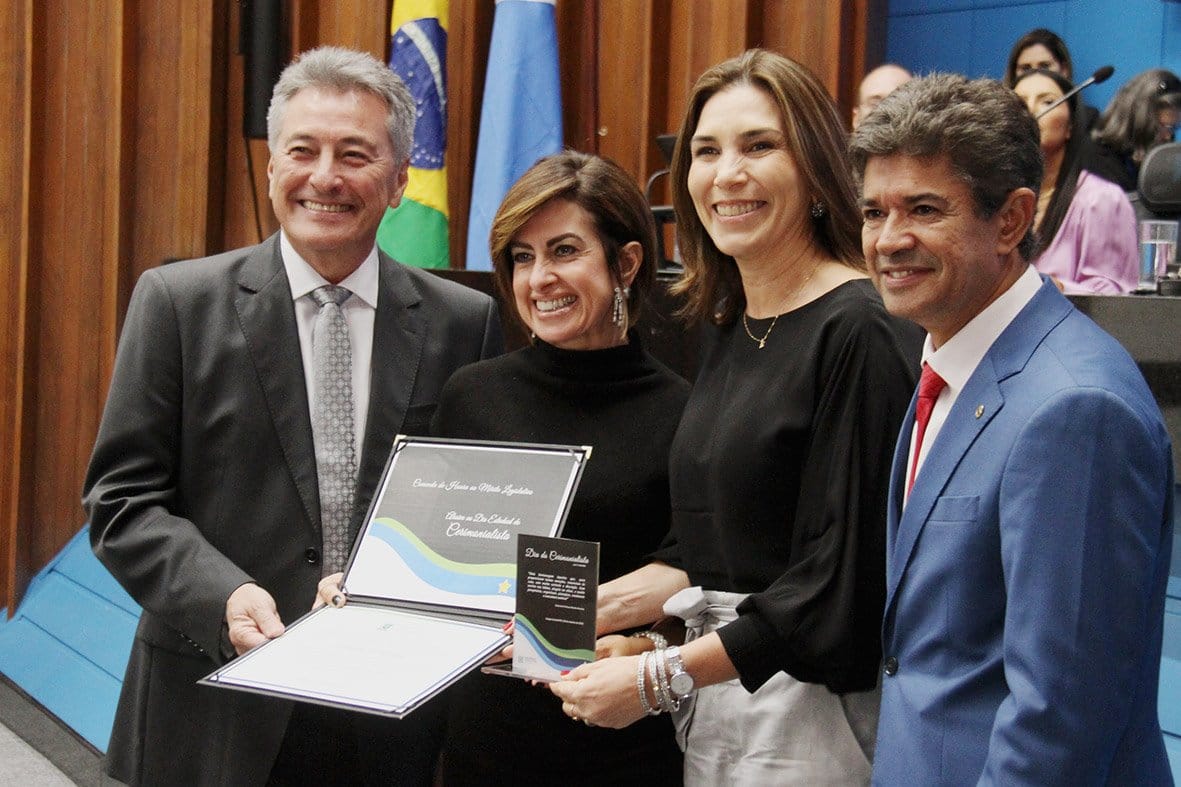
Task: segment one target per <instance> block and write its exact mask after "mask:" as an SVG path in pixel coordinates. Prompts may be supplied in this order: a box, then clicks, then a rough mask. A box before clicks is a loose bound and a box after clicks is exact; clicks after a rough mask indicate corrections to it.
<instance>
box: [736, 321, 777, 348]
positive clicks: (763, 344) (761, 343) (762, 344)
mask: <svg viewBox="0 0 1181 787" xmlns="http://www.w3.org/2000/svg"><path fill="white" fill-rule="evenodd" d="M778 320H779V315H778V314H776V315H775V316H774V317H772V318H771V324H770V325H768V326H767V332H766V333H764V334H763V338H761V339H760V338H759V337H757V336H755V335H754V334H753V333H751V332H750V324H749V323H747V321H746V312H743V313H742V327H743V328H744V329H745V330H746V335H747V336H749V337H750V338H751V340H752V341H753V342H755V343H756V344H758V345H759V349H760V350H761V349H763V348H764V347H766V346H767V337H768V336H770V335H771V331H773V330H774V329H775V323H776V322H778Z"/></svg>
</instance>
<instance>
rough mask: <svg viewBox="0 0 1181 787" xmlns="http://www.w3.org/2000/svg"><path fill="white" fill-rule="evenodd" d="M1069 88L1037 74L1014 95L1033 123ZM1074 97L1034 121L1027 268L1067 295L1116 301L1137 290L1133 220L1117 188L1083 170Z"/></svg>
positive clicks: (1022, 80)
mask: <svg viewBox="0 0 1181 787" xmlns="http://www.w3.org/2000/svg"><path fill="white" fill-rule="evenodd" d="M1071 87H1072V85H1071V84H1070V80H1068V79H1067V78H1066V77H1064V76H1062V75H1061V74H1059V73H1056V72H1054V71H1047V70H1045V69H1041V68H1035V69H1034V70H1032V71H1026V72H1025V73H1024V74H1022V75H1021V76H1019V77H1017V82H1016V84H1015V85H1014V86H1013V90H1014V91H1016V93H1017V95H1019V96H1021V98H1022V99H1023V100H1024V101H1025V105H1026V106H1027V107H1028V108H1029V112H1030V114H1032V115H1033V116H1035V117H1037V116H1038V115H1039V114H1041V113H1042V112H1045V110H1047V109H1048V108H1049V107H1051V106H1053V104H1054V102H1055V101H1058V100H1060V99H1061V98H1062V97H1063V96H1064V95H1066V94H1067V93H1069V92H1070V90H1071ZM1078 105H1079V101H1078V96H1077V95H1074V96H1071V97H1070V98H1069V99H1067V100H1066V101H1065V102H1063V103H1061V104H1059V105H1058V106H1057V107H1054V108H1053V109H1050V110H1049V111H1048V112H1045V114H1044V115H1041V117H1040V118H1038V129H1039V131H1040V132H1041V148H1042V155H1043V156H1044V157H1045V161H1046V167H1045V171H1044V174H1043V176H1042V187H1041V192H1040V194H1039V196H1038V203H1037V217H1036V218H1035V219H1034V226H1035V228H1036V230H1037V235H1038V247H1037V250H1036V251H1035V252H1034V258H1033V264H1034V266H1035V267H1036V268H1037V269H1038V270H1039V271H1040V272H1042V273H1044V274H1046V275H1047V276H1050V277H1052V278H1053V279H1054V280H1055V281H1056V282H1057V283H1058V286H1059V287H1061V288H1062V289H1063V290H1064V291H1065V292H1068V293H1078V292H1094V293H1107V294H1111V295H1115V294H1118V293H1121V292H1128V291H1130V290H1131V289H1132V288H1134V287H1135V286H1136V261H1137V256H1138V251H1137V249H1138V244H1137V240H1136V214H1135V211H1134V210H1133V208H1132V203H1131V202H1129V201H1128V198H1127V196H1126V195H1125V194H1124V192H1123V190H1122V189H1120V187H1119V186H1117V185H1115V184H1114V183H1111V182H1109V181H1106V180H1104V179H1102V178H1100V177H1098V176H1096V175H1094V174H1092V173H1090V172H1087V171H1086V170H1085V169H1083V168H1082V165H1081V155H1080V152H1081V150H1082V149H1083V147H1085V146H1086V144H1087V138H1086V137H1087V132H1086V130H1085V129H1083V128H1082V127H1081V125H1080V124H1079V122H1078V119H1077V116H1076V112H1077V111H1078Z"/></svg>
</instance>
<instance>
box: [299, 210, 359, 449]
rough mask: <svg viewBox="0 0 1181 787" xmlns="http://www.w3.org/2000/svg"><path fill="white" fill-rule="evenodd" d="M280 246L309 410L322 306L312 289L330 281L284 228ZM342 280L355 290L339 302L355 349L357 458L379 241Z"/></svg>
mask: <svg viewBox="0 0 1181 787" xmlns="http://www.w3.org/2000/svg"><path fill="white" fill-rule="evenodd" d="M279 249H280V252H281V253H282V255H283V268H284V269H285V270H286V271H287V281H288V283H289V284H290V285H291V297H292V299H293V300H294V301H295V322H296V324H297V325H298V326H299V350H300V355H301V356H302V357H303V378H304V383H305V384H306V385H307V392H308V408H309V410H308V411H309V413H312V412H315V410H316V392H315V384H314V380H313V379H312V326H313V325H315V322H316V315H317V313H318V312H319V311H320V307H319V306H317V305H316V302H315V301H313V300H312V297H311V292H312V290H314V289H317V288H318V287H323V286H324V285H325V284H330V283H331V282H329V281H328V280H327V279H325V278H324V277H323V276H321V275H320V274H319V273H317V272H316V270H315V269H314V268H313V267H312V266H311V265H309V264H308V263H307V261H306V260H304V258H303V257H301V256H299V253H298V252H296V250H295V247H294V246H292V245H291V242H290V241H289V240H287V235H286V234H284V233H283V232H282V231H280V233H279ZM339 286H341V287H344V288H346V289H348V290H350V291H351V292H352V293H353V294H352V296H350V297H349V299H348V300H346V301H345V302H344V304H343V305H342V306H341V307H340V308H341V312H342V313H343V314H344V320H345V322H346V323H347V324H348V327H349V344H350V346H351V347H352V351H353V432H354V433H353V445H354V446H356V450H357V464H358V465H360V463H361V442H362V439H363V437H364V435H365V420H366V416H367V414H368V413H369V365H370V361H371V359H372V357H373V320H374V317H375V316H376V315H377V246H374V247H373V249H372V250H371V251H370V252H369V256H368V257H366V258H365V261H364V262H362V263H361V264H360V266H358V267H357V269H356V270H355V271H353V272H352V273H350V274H349V275H348V276H347V277H345V279H344V280H343V281H342V282H340V284H339Z"/></svg>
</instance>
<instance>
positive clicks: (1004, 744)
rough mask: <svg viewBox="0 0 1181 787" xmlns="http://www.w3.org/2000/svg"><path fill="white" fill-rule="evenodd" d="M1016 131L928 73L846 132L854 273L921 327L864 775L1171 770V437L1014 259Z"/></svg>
mask: <svg viewBox="0 0 1181 787" xmlns="http://www.w3.org/2000/svg"><path fill="white" fill-rule="evenodd" d="M1038 136H1039V135H1038V127H1037V124H1036V123H1035V122H1034V121H1033V118H1032V117H1031V116H1030V114H1029V112H1028V111H1027V110H1026V107H1025V106H1024V104H1023V102H1022V101H1021V100H1020V99H1019V98H1018V97H1017V96H1016V95H1015V94H1014V93H1013V91H1011V90H1009V89H1008V88H1006V87H1004V86H1003V85H1001V84H1000V83H999V82H995V81H993V80H975V81H969V80H967V79H965V78H964V77H961V76H954V75H946V74H945V75H937V76H931V77H928V78H925V79H918V80H915V81H914V82H911V83H909V84H908V85H906V86H904V87H903V88H901V89H899V90H898V91H896V92H895V93H894V94H892V95H891V96H890V97H889V98H888V99H886V100H885V101H883V102H882V104H881V106H879V107H878V108H877V110H875V111H874V113H873V114H872V115H871V116H870V117H869V118H867V119H866V121H865V122H864V123H862V124H861V127H860V128H858V129H857V132H856V133H854V134H853V137H852V139H851V141H850V155H851V158H852V161H853V167H854V171H855V173H856V174H857V177H858V179H859V180H860V182H861V188H862V214H863V217H864V220H865V223H864V227H863V229H862V243H863V246H864V250H865V258H866V263H867V265H868V266H869V270H870V274H871V275H872V276H873V279H874V284H875V286H877V288H878V289H879V290H880V291H881V293H882V299H883V300H884V301H885V303H886V308H887V309H889V310H890V313H891V314H895V315H898V316H900V317H905V318H907V319H909V320H914V321H915V322H917V323H918V324H919V325H921V326H923V327H924V328H925V329H926V330H927V331H928V338H927V342H926V345H925V346H924V348H923V357H924V361H925V363H924V367H923V373H922V379H921V382H920V383H919V390H918V396H917V397H916V401H915V404H914V405H912V408H911V411H910V412H909V413H908V414H907V417H906V420H905V422H904V423H903V425H902V431H901V435H900V437H899V441H898V448H897V451H896V453H895V455H894V465H893V471H892V472H891V476H890V498H889V507H888V514H889V529H888V542H887V555H888V561H889V562H888V566H887V570H886V576H887V585H886V612H885V618H884V621H883V625H882V629H881V631H882V638H883V653H884V656H885V660H884V663H883V678H882V706H881V719H880V723H879V725H878V739H877V749H876V759H875V760H874V775H873V778H874V783H875V784H880V785H899V784H922V785H934V784H946V785H962V784H1003V785H1080V784H1088V785H1100V784H1110V785H1115V784H1121V785H1122V784H1136V785H1141V784H1153V785H1157V784H1171V783H1172V776H1171V775H1170V772H1169V760H1168V757H1167V755H1166V752H1165V746H1164V741H1163V738H1162V734H1161V728H1160V724H1159V721H1158V713H1157V684H1158V679H1159V675H1160V664H1161V642H1162V629H1163V621H1164V613H1165V610H1164V602H1165V583H1166V581H1167V579H1168V576H1169V559H1170V552H1171V541H1172V532H1173V458H1172V453H1171V450H1170V445H1169V437H1168V433H1167V431H1166V429H1165V425H1164V422H1163V420H1162V418H1161V413H1160V409H1159V408H1158V407H1157V404H1156V402H1155V400H1154V399H1153V396H1152V393H1151V392H1150V391H1149V389H1148V386H1147V384H1146V383H1145V382H1144V378H1143V377H1142V376H1141V374H1140V371H1139V369H1138V368H1137V366H1136V364H1135V362H1134V361H1133V360H1132V359H1131V357H1129V355H1128V353H1127V352H1126V351H1125V350H1124V349H1123V348H1122V347H1120V345H1119V344H1118V343H1117V342H1116V341H1115V339H1113V338H1112V337H1111V336H1109V335H1107V334H1106V333H1104V332H1103V331H1102V330H1101V329H1100V328H1099V327H1098V326H1096V325H1095V323H1093V322H1091V320H1089V319H1088V318H1087V317H1085V316H1084V315H1082V314H1081V313H1080V312H1079V311H1077V310H1076V309H1075V308H1074V307H1073V306H1072V305H1071V303H1070V302H1069V301H1068V300H1067V299H1066V298H1064V297H1063V296H1062V294H1061V293H1059V292H1058V288H1057V287H1055V286H1054V285H1053V283H1052V282H1049V281H1046V280H1044V279H1043V278H1041V277H1040V276H1039V275H1038V274H1037V272H1036V271H1035V270H1034V269H1033V268H1032V267H1030V265H1029V264H1028V262H1027V261H1028V259H1029V257H1030V254H1031V252H1032V250H1033V247H1034V242H1035V241H1034V236H1033V233H1032V232H1031V228H1032V224H1033V219H1034V213H1035V206H1036V202H1037V197H1036V194H1037V190H1038V188H1039V187H1040V185H1041V183H1042V156H1041V152H1040V151H1039V149H1038V144H1039V143H1038ZM997 151H1004V153H1005V155H1003V156H998V155H997Z"/></svg>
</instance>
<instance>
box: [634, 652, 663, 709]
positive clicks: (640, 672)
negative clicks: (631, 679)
mask: <svg viewBox="0 0 1181 787" xmlns="http://www.w3.org/2000/svg"><path fill="white" fill-rule="evenodd" d="M649 655H651V654H650V653H649V652H648V651H644V652H643V653H641V654H640V662H639V664H637V665H636V690H637V691H638V692H639V693H640V707H641V708H642V709H643V711H644V714H645V715H646V716H659V715H660V709H659V708H653V707H652V703H650V702H648V687H647V685H645V684H646V682H645V680H644V679H645V678H646V677H647V673H648V656H649Z"/></svg>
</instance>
